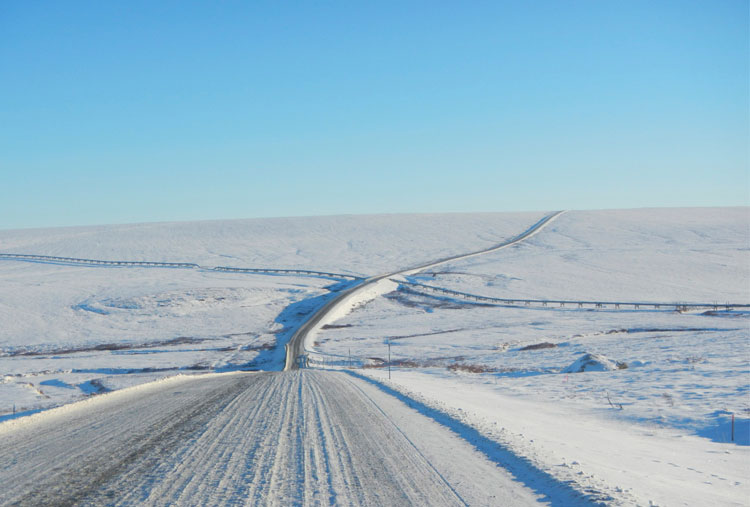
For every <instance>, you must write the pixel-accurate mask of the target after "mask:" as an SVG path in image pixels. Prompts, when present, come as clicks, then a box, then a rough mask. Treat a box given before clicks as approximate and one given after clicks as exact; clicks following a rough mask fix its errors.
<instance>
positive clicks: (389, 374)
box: [388, 338, 391, 380]
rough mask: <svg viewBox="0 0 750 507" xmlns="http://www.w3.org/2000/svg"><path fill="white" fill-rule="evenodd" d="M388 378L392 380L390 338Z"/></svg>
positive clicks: (389, 340)
mask: <svg viewBox="0 0 750 507" xmlns="http://www.w3.org/2000/svg"><path fill="white" fill-rule="evenodd" d="M388 380H391V339H390V338H388Z"/></svg>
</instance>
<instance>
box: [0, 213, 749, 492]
mask: <svg viewBox="0 0 750 507" xmlns="http://www.w3.org/2000/svg"><path fill="white" fill-rule="evenodd" d="M543 215H544V214H543V213H531V214H512V215H511V214H482V215H444V216H440V215H423V216H406V217H402V216H378V217H330V218H309V219H285V220H250V221H233V222H205V223H193V224H148V225H133V226H108V227H93V228H72V229H53V230H29V231H0V253H11V252H13V253H34V254H43V255H59V256H69V257H84V258H99V259H108V260H120V259H121V260H153V261H172V262H195V263H198V264H200V265H202V266H207V267H210V266H216V265H222V266H236V267H267V268H300V269H314V270H325V271H332V272H340V273H350V274H355V275H357V276H371V275H376V274H381V273H385V272H391V271H395V270H397V269H403V268H408V267H411V266H415V265H419V264H421V263H424V262H427V261H429V260H432V259H436V258H443V257H446V256H449V255H453V254H458V253H462V252H468V251H473V250H478V249H482V248H487V247H489V246H492V245H494V244H497V243H500V242H501V241H503V240H505V239H507V238H509V237H512V236H515V235H517V234H518V233H520V232H521V231H523V230H525V229H527V228H528V227H529V226H530V225H531V224H533V223H534V222H536V221H537V220H539V218H541V217H542V216H543ZM749 217H750V212H749V211H748V209H747V208H728V209H681V210H673V209H667V210H631V211H595V212H568V213H566V214H564V215H562V216H561V217H559V218H558V219H557V220H556V221H555V222H554V223H552V224H551V225H550V226H548V227H547V228H545V229H544V230H543V231H542V232H541V233H539V234H537V235H535V236H534V237H532V238H530V239H528V240H525V241H524V242H522V243H520V244H519V245H517V246H514V247H509V248H506V249H504V250H501V251H498V252H495V253H491V254H486V255H482V256H478V257H473V258H470V259H466V260H462V261H455V262H450V263H447V264H444V265H441V266H439V267H437V268H434V269H428V270H424V271H423V272H416V273H410V274H409V275H408V276H406V277H404V278H401V280H403V281H416V282H419V283H426V284H429V285H433V286H438V287H445V288H449V289H453V290H458V291H462V292H467V293H474V294H478V295H483V296H492V297H501V298H523V297H526V298H535V299H536V298H545V299H584V300H600V299H603V300H621V301H648V302H655V303H678V302H701V303H713V302H716V303H722V304H723V303H725V302H732V303H750V255H749V254H748V252H749V251H750V218H749ZM0 280H2V285H0V324H1V325H0V349H1V350H2V356H1V357H0V368H2V370H1V372H2V373H3V379H4V380H3V384H0V417H2V418H5V419H9V418H12V415H11V411H12V405H13V404H16V409H17V410H19V411H33V410H38V409H40V408H45V407H49V406H53V405H57V404H60V403H64V402H68V401H71V400H74V399H77V398H80V397H83V396H87V395H88V394H90V393H97V392H103V391H106V390H109V389H116V388H119V387H123V386H127V385H132V384H136V383H141V382H144V381H146V380H148V379H153V378H159V377H163V376H168V375H174V374H176V373H179V372H183V373H185V372H189V371H196V372H200V371H226V370H236V369H257V368H263V369H274V368H279V367H280V364H281V358H282V355H283V352H282V350H281V345H283V343H284V342H285V340H286V339H288V337H289V332H290V330H291V329H293V328H294V326H295V325H296V324H298V323H299V322H300V321H301V320H302V319H304V318H305V317H306V316H307V315H309V314H310V312H311V311H312V310H313V308H315V307H317V306H319V305H321V304H322V303H323V302H325V300H326V298H327V297H329V296H330V295H331V294H332V293H333V292H332V291H335V290H337V289H340V288H341V287H343V286H345V285H343V284H345V283H348V282H342V281H337V280H332V279H330V278H313V277H300V276H264V275H247V274H236V273H233V274H228V273H218V272H215V271H208V270H200V269H198V270H172V269H156V268H153V269H145V268H91V267H80V266H75V267H73V266H61V265H47V264H38V263H26V262H18V261H6V260H0ZM369 292H370V293H369V294H366V295H364V296H366V297H361V300H360V301H359V304H355V305H353V307H350V310H351V311H350V312H349V313H346V312H339V313H338V314H336V315H333V316H332V318H330V319H328V320H327V321H326V322H325V326H323V329H322V330H320V331H319V332H318V333H317V335H316V336H314V337H313V338H312V340H311V343H310V347H311V348H312V349H313V350H312V351H311V354H310V358H311V362H312V364H313V365H314V366H318V367H327V368H341V367H344V366H347V365H349V364H351V365H352V366H355V367H356V366H367V368H365V369H359V370H356V371H355V372H354V374H355V375H357V376H362V377H363V378H369V379H372V382H375V384H372V386H373V387H377V388H379V391H381V392H384V393H386V394H390V395H392V396H395V397H397V398H400V399H402V400H403V401H404V402H405V403H406V404H407V405H409V406H410V407H412V408H414V409H416V410H417V411H418V412H420V413H421V414H422V415H426V416H427V417H428V418H430V419H432V420H433V421H435V422H436V423H438V424H439V425H442V426H443V427H447V428H448V429H449V430H450V431H452V432H453V433H454V434H457V435H460V436H461V437H462V438H463V439H464V440H467V441H470V442H472V445H474V447H475V449H478V450H479V451H480V454H481V453H483V454H484V456H485V457H486V456H501V457H500V458H497V459H496V460H495V462H497V463H503V466H506V467H508V468H509V469H511V471H512V472H513V470H514V469H515V470H516V477H517V478H518V477H524V473H526V472H523V470H527V471H528V469H531V470H533V471H534V472H532V473H531V475H533V476H534V477H539V476H540V474H541V476H546V477H549V478H550V480H551V481H552V482H553V483H555V484H566V485H568V486H566V487H570V488H572V490H574V491H576V492H578V494H580V495H583V496H581V497H580V498H582V499H583V498H588V499H589V500H590V499H598V500H600V501H603V502H605V503H609V504H626V505H648V504H649V503H653V504H657V505H747V502H748V498H750V452H749V451H750V445H749V444H750V422H749V421H750V392H748V391H749V390H750V388H749V385H750V343H749V342H748V337H749V333H748V330H749V329H750V315H749V314H748V313H747V312H745V311H738V310H734V311H718V312H717V311H712V310H700V311H696V312H684V313H679V312H675V311H674V310H672V309H668V310H665V309H662V310H659V311H654V310H652V309H641V310H633V309H627V310H621V311H616V310H615V308H611V307H610V308H604V309H597V310H593V309H578V308H576V307H565V308H557V307H547V308H539V307H523V306H521V307H518V306H497V305H481V304H476V303H472V302H470V301H466V300H462V299H451V298H444V297H435V295H431V294H426V293H420V292H416V291H414V290H412V289H409V288H408V287H406V286H404V285H400V284H399V283H398V278H397V281H396V282H391V281H385V282H383V283H381V284H379V285H377V286H374V287H372V290H370V291H369ZM387 342H390V344H391V347H390V349H391V355H392V362H393V364H394V368H393V379H392V380H390V381H388V380H386V378H387V375H388V373H387V371H386V369H385V361H386V360H387V357H388V347H387ZM582 366H583V367H584V369H585V370H586V371H583V372H580V371H578V370H580V369H581V367H582ZM311 378H312V377H311ZM316 378H317V377H316ZM321 378H323V377H321ZM361 381H362V380H361V379H360V380H359V382H361ZM342 392H343V391H342ZM310 399H311V400H312V399H317V398H315V397H313V398H310ZM732 416H734V419H735V432H734V441H732V434H731V419H732ZM10 423H11V421H8V422H7V423H6V424H10ZM248 424H249V423H248ZM253 424H254V423H253ZM283 424H287V423H283ZM404 424H407V422H404ZM408 424H414V422H413V421H411V422H409V423H408ZM408 424H407V425H408ZM428 447H429V446H428ZM514 467H515V468H514ZM518 470H521V472H518ZM519 474H520V475H519ZM525 477H528V474H527V475H526V476H525ZM532 490H534V488H532ZM342 491H346V490H342ZM535 491H537V493H539V492H540V490H539V489H536V490H535ZM541 492H542V493H543V494H547V493H546V491H544V490H543V489H542V490H541ZM342 494H347V495H348V494H350V493H342ZM586 495H589V497H587V496H586ZM550 498H552V500H550ZM553 500H554V495H553V497H548V498H547V499H546V500H545V501H547V502H548V503H553V504H554V503H555V501H553ZM582 501H583V500H582Z"/></svg>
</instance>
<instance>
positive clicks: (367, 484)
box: [0, 370, 538, 506]
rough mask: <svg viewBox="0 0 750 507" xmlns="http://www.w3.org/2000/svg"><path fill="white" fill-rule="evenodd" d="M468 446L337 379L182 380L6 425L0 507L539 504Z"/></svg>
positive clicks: (392, 402) (341, 376) (298, 374)
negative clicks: (32, 506)
mask: <svg viewBox="0 0 750 507" xmlns="http://www.w3.org/2000/svg"><path fill="white" fill-rule="evenodd" d="M537 499H538V495H536V494H534V493H533V492H532V491H531V490H529V489H527V488H526V487H525V486H523V485H521V484H520V483H518V482H516V481H514V480H513V478H512V477H511V476H510V475H509V474H508V473H507V472H506V471H505V470H504V469H502V468H500V467H498V466H497V465H496V464H494V463H491V462H490V461H488V460H487V459H486V457H485V456H484V455H482V454H481V453H479V452H478V451H476V450H475V449H474V448H473V447H472V446H471V445H469V444H468V443H467V442H466V441H465V440H463V439H461V438H459V437H458V436H457V435H455V434H453V433H451V432H450V431H449V430H448V429H446V428H444V427H443V426H440V425H438V424H437V423H435V422H434V421H432V420H430V419H428V418H426V417H424V416H422V415H420V414H419V413H418V412H416V411H415V410H413V409H412V408H409V407H408V406H407V405H405V404H404V403H403V402H401V401H399V400H397V399H396V398H394V397H392V396H389V395H387V394H385V393H383V392H382V391H380V390H379V389H378V388H377V387H375V386H373V385H371V384H370V383H368V382H365V381H362V380H360V379H358V378H355V377H352V376H350V375H348V374H346V373H341V372H319V371H310V370H299V371H294V372H280V373H231V374H214V375H205V376H195V377H190V376H181V377H173V378H171V379H167V380H165V381H161V382H156V383H152V384H147V385H145V386H141V387H139V388H133V389H128V390H124V391H119V392H114V393H111V394H107V395H102V396H98V397H94V398H90V399H88V400H85V401H84V402H80V403H76V404H73V405H69V406H65V407H61V408H59V409H55V410H52V411H49V412H47V413H41V414H37V415H34V416H31V417H26V418H22V419H18V420H15V421H10V422H6V423H4V424H3V425H2V426H0V504H2V505H196V506H198V505H259V504H263V505H266V504H271V505H299V504H307V505H310V504H314V505H330V504H343V505H349V504H350V505H408V504H417V505H466V504H469V505H531V504H535V503H536V501H537Z"/></svg>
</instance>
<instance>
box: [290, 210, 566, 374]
mask: <svg viewBox="0 0 750 507" xmlns="http://www.w3.org/2000/svg"><path fill="white" fill-rule="evenodd" d="M563 213H564V211H556V212H554V213H551V214H549V215H547V216H545V217H544V218H542V219H541V220H539V221H538V222H537V223H535V224H534V225H532V226H531V227H529V228H528V229H527V230H525V231H524V232H522V233H521V234H519V235H518V236H515V237H513V238H511V239H509V240H507V241H504V242H502V243H500V244H498V245H494V246H492V247H490V248H485V249H483V250H478V251H474V252H469V253H465V254H459V255H453V256H450V257H444V258H442V259H438V260H434V261H430V262H427V263H424V264H420V265H419V266H413V267H410V268H406V269H401V270H399V271H394V272H392V273H386V274H383V275H377V276H373V277H370V278H367V279H365V280H363V281H362V282H361V283H359V284H357V285H355V286H354V287H351V288H349V289H347V290H344V291H341V292H340V293H339V294H337V295H336V297H334V298H333V299H331V300H330V301H328V302H327V303H326V304H325V305H324V306H323V307H321V308H320V309H319V310H318V311H317V312H315V313H314V314H313V315H312V316H310V318H309V319H308V320H307V321H306V322H305V323H304V324H302V325H301V326H300V327H299V328H298V329H297V331H295V333H294V334H293V335H292V337H291V338H290V340H289V343H288V344H287V346H286V363H285V366H284V370H285V371H289V370H295V369H297V368H299V360H298V358H299V357H300V356H302V355H304V354H305V337H306V336H307V335H308V334H309V333H310V332H311V331H313V330H314V329H316V327H317V326H318V324H319V323H320V321H321V320H323V318H325V317H326V316H327V315H328V314H329V313H331V312H332V311H334V310H335V309H336V308H337V307H338V306H339V305H341V304H343V303H344V301H345V300H346V299H348V298H349V297H350V296H352V295H354V294H355V293H356V292H359V291H361V290H363V289H365V288H367V287H368V286H369V285H372V284H375V283H377V282H379V281H381V280H383V279H386V278H390V277H392V276H397V275H408V274H413V273H416V272H419V271H422V270H424V269H429V268H433V267H435V266H439V265H440V264H445V263H447V262H451V261H456V260H460V259H468V258H469V257H474V256H477V255H483V254H487V253H491V252H495V251H497V250H500V249H502V248H507V247H509V246H512V245H515V244H516V243H520V242H521V241H524V240H525V239H528V238H530V237H531V236H533V235H534V234H536V233H538V232H539V231H541V230H542V229H543V228H544V227H546V226H547V225H549V224H550V222H552V221H553V220H554V219H556V218H557V217H559V216H560V215H561V214H563Z"/></svg>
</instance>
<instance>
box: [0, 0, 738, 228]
mask: <svg viewBox="0 0 750 507" xmlns="http://www.w3.org/2000/svg"><path fill="white" fill-rule="evenodd" d="M748 107H749V105H748V1H746V0H717V1H707V0H701V1H689V0H676V1H652V0H649V1H637V0H636V1H634V0H627V1H601V0H592V1H570V2H566V1H562V0H555V1H521V0H519V1H513V2H504V1H500V0H496V1H490V2H455V1H451V2H437V1H424V2H416V1H408V0H406V1H403V0H402V1H394V2H387V1H376V2H358V1H354V2H352V1H341V2H328V1H315V2H250V1H248V2H228V1H227V2H208V1H206V2H186V1H174V2H152V1H148V2H146V1H144V2H140V1H133V0H128V1H121V2H109V1H107V2H102V1H98V0H97V1H90V2H84V1H69V2H43V1H40V2H25V1H6V2H2V3H0V229H10V228H20V227H38V226H56V225H78V224H99V223H127V222H144V221H164V220H196V219H215V218H249V217H264V216H300V215H321V214H345V213H392V212H441V211H513V210H546V209H561V208H567V209H589V208H621V207H642V206H711V205H718V206H724V205H747V204H749V203H750V176H749V175H748V172H749V168H748V138H749V135H750V133H749V128H748Z"/></svg>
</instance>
